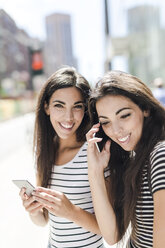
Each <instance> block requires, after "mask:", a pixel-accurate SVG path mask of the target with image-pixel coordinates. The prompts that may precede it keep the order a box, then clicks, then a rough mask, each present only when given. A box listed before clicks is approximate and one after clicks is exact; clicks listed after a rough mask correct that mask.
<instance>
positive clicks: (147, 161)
mask: <svg viewBox="0 0 165 248" xmlns="http://www.w3.org/2000/svg"><path fill="white" fill-rule="evenodd" d="M89 105H90V113H91V117H92V121H93V123H94V125H93V127H92V128H91V129H90V131H89V132H88V133H87V135H86V137H87V141H88V175H89V182H90V186H91V192H92V197H93V204H94V208H95V214H96V217H97V221H98V224H99V227H100V231H101V233H102V235H103V237H104V238H105V240H106V241H107V243H108V244H110V245H113V244H115V243H116V242H118V241H119V240H122V238H123V237H124V234H125V232H126V230H131V234H130V239H129V241H128V243H127V247H133V248H150V247H153V248H163V247H164V246H165V109H164V107H163V106H162V105H161V104H160V103H159V102H158V100H156V99H155V98H154V96H153V94H152V92H151V90H150V89H149V88H148V87H147V86H146V85H145V84H144V83H143V82H142V81H141V80H140V79H138V78H137V77H135V76H132V75H130V74H128V73H125V72H121V71H110V72H108V73H107V74H106V75H105V76H104V77H103V78H101V79H100V81H99V82H98V83H97V85H96V87H95V89H94V91H93V93H92V96H91V99H90V102H89ZM100 129H101V130H100ZM100 131H101V132H102V135H103V136H102V137H100V136H99V137H97V133H100ZM103 141H104V143H105V144H104V147H103V149H102V151H100V152H99V151H98V149H97V146H98V145H99V143H100V142H103ZM96 143H98V144H97V146H96ZM107 167H109V169H110V179H109V190H108V191H107V189H106V185H105V182H106V180H105V179H104V176H103V175H104V174H103V172H104V170H105V168H107ZM129 225H131V229H128V226H129Z"/></svg>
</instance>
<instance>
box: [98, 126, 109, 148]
mask: <svg viewBox="0 0 165 248" xmlns="http://www.w3.org/2000/svg"><path fill="white" fill-rule="evenodd" d="M95 137H98V138H102V141H100V142H97V143H96V147H97V149H98V151H99V152H101V151H102V150H103V148H104V145H105V143H106V142H107V140H108V139H109V137H108V136H107V135H106V134H105V133H104V131H103V129H102V127H101V126H100V127H99V131H98V132H97V133H95Z"/></svg>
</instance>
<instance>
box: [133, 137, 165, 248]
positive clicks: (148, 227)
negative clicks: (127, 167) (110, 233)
mask: <svg viewBox="0 0 165 248" xmlns="http://www.w3.org/2000/svg"><path fill="white" fill-rule="evenodd" d="M150 161H151V175H150V176H147V173H148V169H147V166H145V168H144V170H143V181H142V196H141V198H140V199H139V200H138V202H137V206H136V228H135V230H134V231H135V232H134V233H135V239H134V241H133V240H132V241H131V245H132V247H133V248H149V247H153V219H154V202H153V194H154V193H155V192H156V191H158V190H161V189H165V141H163V142H159V143H158V144H157V145H156V146H155V148H154V150H153V152H152V153H151V155H150ZM149 179H151V183H150V185H149V183H148V180H149ZM151 191H152V192H151Z"/></svg>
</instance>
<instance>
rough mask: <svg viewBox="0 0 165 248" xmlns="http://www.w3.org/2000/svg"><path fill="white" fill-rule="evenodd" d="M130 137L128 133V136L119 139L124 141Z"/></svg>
mask: <svg viewBox="0 0 165 248" xmlns="http://www.w3.org/2000/svg"><path fill="white" fill-rule="evenodd" d="M128 137H129V135H127V136H126V137H124V138H121V139H118V140H119V141H121V142H124V141H126V140H127V139H128Z"/></svg>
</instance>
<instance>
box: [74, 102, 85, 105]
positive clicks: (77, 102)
mask: <svg viewBox="0 0 165 248" xmlns="http://www.w3.org/2000/svg"><path fill="white" fill-rule="evenodd" d="M79 103H84V102H83V101H78V102H75V103H74V105H76V104H79Z"/></svg>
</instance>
